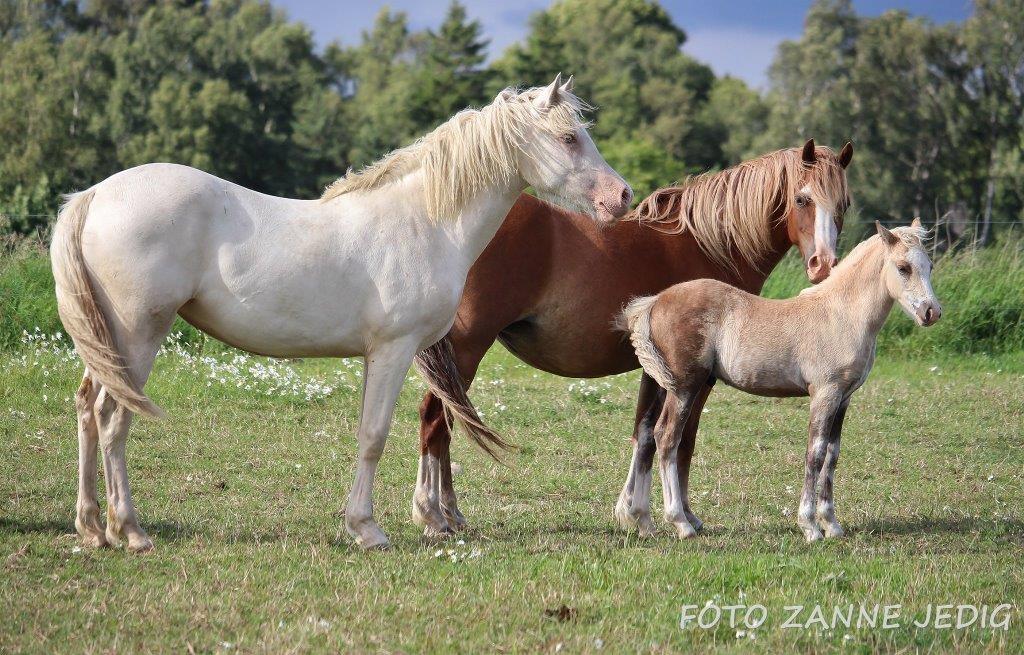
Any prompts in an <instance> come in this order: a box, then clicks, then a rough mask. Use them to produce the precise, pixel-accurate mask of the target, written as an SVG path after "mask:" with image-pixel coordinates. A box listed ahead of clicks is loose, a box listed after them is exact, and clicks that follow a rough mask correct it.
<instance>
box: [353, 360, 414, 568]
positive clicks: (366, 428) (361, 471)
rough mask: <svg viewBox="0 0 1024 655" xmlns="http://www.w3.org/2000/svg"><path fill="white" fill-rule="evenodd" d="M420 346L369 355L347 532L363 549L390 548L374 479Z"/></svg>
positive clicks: (364, 381)
mask: <svg viewBox="0 0 1024 655" xmlns="http://www.w3.org/2000/svg"><path fill="white" fill-rule="evenodd" d="M416 351H417V344H415V343H411V342H409V341H406V342H390V343H387V344H382V345H380V346H377V347H376V348H375V349H374V350H373V351H372V352H369V353H367V354H366V357H365V368H366V372H365V374H364V376H363V408H362V412H361V415H360V417H359V432H358V442H359V458H358V460H357V462H356V476H355V481H354V482H353V483H352V490H351V492H349V496H348V506H347V508H346V510H345V529H346V530H348V533H349V534H350V535H352V537H353V538H354V539H355V540H356V543H357V544H359V545H360V546H362V547H363V548H366V549H370V548H387V547H388V546H389V543H388V537H387V535H385V534H384V532H383V531H382V530H381V529H380V528H379V527H378V526H377V523H376V521H374V520H373V478H374V475H375V474H376V472H377V462H378V461H380V456H381V453H383V452H384V443H385V442H386V441H387V438H388V431H389V430H390V428H391V417H392V415H393V414H394V411H395V401H397V400H398V394H399V392H400V391H401V390H402V383H403V382H404V381H405V375H406V373H408V371H409V366H410V365H411V364H412V360H413V357H414V356H415V355H416Z"/></svg>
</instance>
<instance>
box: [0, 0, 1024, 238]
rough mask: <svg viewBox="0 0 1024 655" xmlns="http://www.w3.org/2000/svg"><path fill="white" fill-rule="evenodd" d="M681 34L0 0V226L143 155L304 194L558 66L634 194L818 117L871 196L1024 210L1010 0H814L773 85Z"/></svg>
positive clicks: (810, 125) (647, 9)
mask: <svg viewBox="0 0 1024 655" xmlns="http://www.w3.org/2000/svg"><path fill="white" fill-rule="evenodd" d="M685 40H686V35H685V33H684V31H683V30H682V28H681V27H679V26H677V25H675V24H673V22H672V21H671V19H670V17H669V16H668V14H667V13H666V12H665V10H664V9H663V8H662V7H661V6H660V5H658V4H657V3H656V2H651V1H648V0H560V1H558V2H555V3H554V4H553V5H552V6H551V7H550V8H548V9H547V10H545V11H542V12H539V13H537V14H535V15H534V16H533V18H532V19H531V21H530V29H529V33H528V35H527V37H526V38H525V39H524V40H523V41H522V42H521V43H518V44H516V45H514V46H512V47H511V48H509V49H508V50H507V51H506V52H504V53H495V54H498V56H497V57H496V58H494V59H493V61H491V62H490V64H488V63H487V62H488V60H489V59H488V55H489V54H490V53H489V51H488V42H487V39H486V35H485V34H483V33H482V30H481V27H480V24H479V23H478V22H477V21H475V20H473V18H472V16H470V15H468V13H467V10H466V9H465V7H463V6H462V5H460V4H458V3H453V4H452V5H451V6H450V8H449V10H448V14H447V16H446V18H445V19H444V21H443V22H442V23H441V24H440V25H438V26H436V27H435V28H431V29H427V30H422V31H414V30H412V29H410V27H409V24H408V21H407V19H406V17H405V15H404V14H402V13H400V12H398V13H396V12H391V11H388V10H386V9H385V10H383V11H382V12H381V13H380V14H379V15H378V17H377V20H376V22H375V23H374V25H373V26H372V27H371V28H370V29H368V30H367V31H365V32H364V33H363V36H362V39H361V42H360V43H359V44H356V45H341V44H332V45H330V46H328V47H327V48H326V49H324V50H323V51H318V50H317V49H316V48H315V46H314V43H313V39H312V36H311V34H310V31H309V29H308V28H307V27H305V26H304V25H302V24H300V23H295V22H290V21H289V20H288V19H287V17H286V16H285V14H284V13H283V12H281V11H280V10H278V9H275V8H274V7H273V6H272V5H270V4H268V3H266V2H255V1H252V0H212V1H209V2H202V1H197V0H120V1H118V0H90V1H88V2H81V3H79V2H73V1H66V0H41V1H40V0H35V1H30V0H0V214H3V215H5V216H6V217H7V218H6V222H7V225H6V228H5V227H0V230H4V229H6V230H13V231H15V232H19V233H28V232H31V231H33V230H36V229H39V228H41V227H45V223H46V221H47V220H48V216H50V215H52V213H53V211H54V210H55V208H56V207H57V205H58V204H59V200H60V194H61V193H63V192H67V191H70V190H73V189H79V188H84V187H86V186H89V185H91V184H93V183H95V182H97V181H99V180H101V179H103V178H104V177H106V176H108V175H110V174H112V173H114V172H116V171H118V170H121V169H123V168H127V167H130V166H134V165H137V164H140V163H144V162H149V161H175V162H180V163H184V164H189V165H192V166H196V167H199V168H202V169H204V170H207V171H209V172H211V173H214V174H216V175H220V176H222V177H225V178H228V179H230V180H233V181H235V182H238V183H239V184H243V185H246V186H249V187H251V188H254V189H258V190H260V191H264V192H267V193H273V194H278V195H290V196H298V197H313V196H316V195H317V194H318V193H319V192H320V190H321V189H322V187H323V186H324V185H325V184H326V183H328V182H329V181H330V180H332V179H334V178H336V177H337V176H338V175H340V174H342V173H343V172H344V171H345V170H346V169H347V168H349V167H356V168H358V167H360V166H362V165H364V164H366V163H369V162H370V161H372V160H374V159H375V158H377V157H379V156H380V155H381V154H383V153H384V152H386V151H388V150H390V149H392V148H395V147H397V146H399V145H402V144H404V143H407V142H409V141H410V140H411V139H413V138H415V137H416V136H417V135H419V134H422V133H424V132H426V131H427V130H429V129H431V128H432V127H434V126H436V125H437V124H438V123H440V122H441V121H443V120H445V119H446V118H448V117H449V116H450V115H452V114H453V113H455V112H456V111H458V110H459V109H461V108H463V107H466V106H470V105H477V106H479V105H481V104H484V103H486V102H489V100H490V99H491V98H492V97H493V96H494V94H495V93H496V92H497V91H498V90H500V89H501V88H503V87H504V86H506V85H520V86H522V85H537V84H542V83H546V82H547V81H549V80H550V79H551V78H552V77H553V76H554V74H555V73H556V72H559V71H562V72H564V73H573V74H575V75H576V80H577V91H578V93H579V94H580V95H581V97H583V98H585V99H587V100H588V101H590V102H591V103H593V104H594V105H595V106H596V108H597V109H596V110H595V112H594V119H595V120H596V121H597V122H596V125H595V127H594V130H593V132H594V134H595V137H596V138H597V140H598V142H599V144H600V146H601V147H602V149H603V151H604V152H605V154H606V156H607V158H608V160H609V162H610V163H612V165H614V166H616V167H617V168H618V169H619V170H620V171H622V172H623V174H624V175H625V176H626V177H627V179H629V180H630V182H631V183H632V184H633V185H634V186H635V188H636V189H637V191H638V194H645V193H647V192H649V191H650V190H652V189H653V188H655V187H657V186H662V185H665V184H669V183H671V182H673V181H675V180H678V179H680V178H683V177H685V176H686V175H689V174H692V173H695V172H699V171H704V170H712V169H717V168H721V167H725V166H728V165H731V164H733V163H735V162H737V161H739V160H741V159H743V158H746V157H749V156H753V155H756V154H759V153H761V152H764V151H767V150H771V149H775V148H779V147H786V146H792V145H798V144H799V143H802V141H803V140H804V139H806V138H807V137H814V138H816V139H817V140H818V142H819V143H823V144H831V145H835V146H838V145H841V144H842V143H843V142H845V141H846V140H852V141H853V142H854V144H855V146H856V147H857V154H856V157H855V161H854V165H853V166H852V167H851V175H852V183H853V190H854V194H855V201H856V204H857V206H858V207H859V209H860V214H861V215H863V216H867V217H869V218H871V219H874V218H881V219H883V220H890V221H894V222H900V221H906V220H908V219H909V218H910V217H911V216H912V215H921V216H922V217H923V218H924V219H925V220H926V221H928V222H934V221H936V220H938V219H939V218H941V217H954V218H955V219H956V220H955V221H954V222H953V223H954V225H955V226H956V230H958V231H965V228H967V229H966V231H967V232H970V229H969V228H970V226H972V225H975V224H977V225H978V229H977V233H976V234H974V235H973V236H975V237H977V238H980V239H981V240H988V239H990V238H991V237H992V236H993V234H994V233H995V230H996V229H997V228H1004V229H1005V228H1008V227H1009V226H1008V225H1007V224H1006V223H1005V221H1020V220H1021V216H1022V213H1024V161H1022V158H1021V147H1022V142H1024V119H1022V116H1024V102H1022V94H1024V0H978V2H976V3H975V8H974V12H973V14H972V16H971V17H970V18H969V19H968V20H967V21H965V22H964V23H963V24H951V25H934V24H932V23H930V22H928V21H926V20H924V19H918V18H911V17H909V16H908V15H906V14H905V13H902V12H888V13H886V14H883V15H882V16H880V17H877V18H865V17H860V16H857V15H856V14H855V13H854V11H853V9H852V7H851V4H850V2H849V0H821V1H819V2H816V3H815V4H814V5H813V6H812V7H811V9H810V11H809V13H808V15H807V19H806V22H805V29H804V33H803V36H802V37H801V38H800V39H799V40H798V41H792V42H786V43H784V44H782V46H781V47H780V48H779V51H778V53H777V56H776V58H775V61H774V63H773V64H772V68H771V74H770V86H769V88H768V89H767V91H765V92H763V93H762V92H758V91H755V90H752V89H750V88H749V87H748V86H747V85H745V84H744V83H743V82H742V81H740V80H737V79H735V78H731V77H716V76H715V75H714V73H713V72H712V71H711V69H710V68H709V67H708V66H706V65H705V64H703V63H700V62H698V61H696V60H694V59H693V58H691V57H689V56H688V55H686V54H684V53H683V52H682V51H681V46H682V45H683V44H684V43H685ZM736 47H738V48H742V47H743V46H742V44H736ZM993 219H994V220H993ZM0 220H4V219H0Z"/></svg>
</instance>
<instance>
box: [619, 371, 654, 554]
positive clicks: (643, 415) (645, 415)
mask: <svg viewBox="0 0 1024 655" xmlns="http://www.w3.org/2000/svg"><path fill="white" fill-rule="evenodd" d="M664 400H665V390H664V389H662V388H661V387H659V386H658V383H657V382H655V381H654V379H653V378H651V377H650V376H649V375H647V373H643V374H642V375H641V377H640V392H639V394H638V397H637V407H636V418H635V426H634V430H633V439H632V441H633V459H632V460H631V461H630V463H629V475H628V476H627V478H626V484H625V485H624V486H623V487H622V493H620V494H619V500H618V502H617V503H616V504H615V518H616V520H617V521H618V523H619V525H620V526H622V527H623V528H625V529H627V530H631V529H634V528H636V529H637V530H638V531H639V533H640V534H641V535H642V536H645V537H646V536H651V535H653V534H654V533H655V528H654V522H653V521H652V520H651V483H652V477H653V476H652V474H651V467H652V465H653V463H654V452H655V450H656V442H655V437H654V426H655V423H657V420H658V416H659V415H660V414H661V408H662V404H663V403H664Z"/></svg>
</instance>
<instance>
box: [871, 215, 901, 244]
mask: <svg viewBox="0 0 1024 655" xmlns="http://www.w3.org/2000/svg"><path fill="white" fill-rule="evenodd" d="M875 229H876V230H878V236H880V237H882V242H883V243H885V245H887V246H890V247H892V246H895V245H896V242H897V241H899V239H898V238H897V237H896V235H895V234H893V233H892V232H891V231H889V230H888V229H887V228H886V227H885V226H884V225H882V224H881V223H879V222H878V221H875Z"/></svg>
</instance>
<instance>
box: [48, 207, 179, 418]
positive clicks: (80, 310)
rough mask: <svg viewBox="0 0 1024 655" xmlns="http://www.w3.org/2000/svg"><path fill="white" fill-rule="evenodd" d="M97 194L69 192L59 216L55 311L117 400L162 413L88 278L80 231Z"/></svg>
mask: <svg viewBox="0 0 1024 655" xmlns="http://www.w3.org/2000/svg"><path fill="white" fill-rule="evenodd" d="M95 193H96V192H95V190H94V189H89V190H88V191H83V192H81V193H76V194H72V195H69V196H67V202H66V203H65V204H64V207H62V208H61V210H60V215H59V216H58V217H57V225H56V226H55V228H54V231H53V240H52V242H51V244H50V262H51V264H52V266H53V278H54V280H55V281H56V283H57V313H58V314H59V315H60V320H61V322H62V323H63V324H64V329H65V330H67V332H68V334H69V335H70V336H71V339H72V340H73V341H74V343H75V351H76V352H77V353H78V356H79V357H81V358H82V361H83V362H85V366H86V369H87V370H88V372H89V375H90V376H91V377H93V378H95V380H96V381H97V382H98V383H99V384H101V385H103V387H104V388H105V389H106V390H107V393H109V394H110V395H111V397H113V398H114V400H116V401H117V402H118V403H120V404H121V405H123V406H125V407H127V408H128V409H130V410H131V411H133V412H135V413H137V414H145V415H147V416H152V417H155V418H163V417H164V416H165V414H164V411H163V410H162V409H160V408H159V407H157V406H156V404H154V403H153V401H152V400H150V399H149V398H147V397H146V394H144V393H143V392H142V390H141V389H140V388H139V386H138V384H137V383H136V382H135V381H134V380H133V379H132V377H131V374H130V372H129V371H128V366H127V365H126V363H125V359H124V356H123V355H122V354H121V353H120V352H119V351H118V349H117V344H115V343H114V338H113V336H112V335H111V332H110V325H109V323H108V322H107V318H106V317H105V316H104V315H103V310H102V309H101V308H100V306H99V305H98V304H97V302H96V293H95V290H94V289H93V286H92V282H91V281H90V280H89V273H88V271H87V270H86V266H85V257H84V256H83V255H82V230H83V229H84V228H85V219H86V217H87V216H88V214H89V205H90V204H91V203H92V199H93V196H94V195H95Z"/></svg>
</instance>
